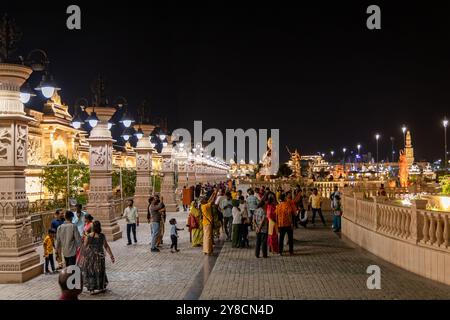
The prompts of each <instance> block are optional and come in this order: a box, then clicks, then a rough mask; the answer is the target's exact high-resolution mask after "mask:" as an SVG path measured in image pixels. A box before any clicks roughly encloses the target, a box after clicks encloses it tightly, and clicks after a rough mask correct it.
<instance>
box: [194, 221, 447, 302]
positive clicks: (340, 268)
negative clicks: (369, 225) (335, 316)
mask: <svg viewBox="0 0 450 320" xmlns="http://www.w3.org/2000/svg"><path fill="white" fill-rule="evenodd" d="M327 218H328V220H327V221H330V219H331V217H330V216H328V217H327ZM251 235H252V234H251ZM250 239H251V241H250V245H251V246H252V245H253V247H252V248H250V249H233V248H231V244H230V243H229V242H227V243H226V244H225V245H224V247H223V248H222V250H221V253H220V256H219V258H218V259H217V262H216V264H215V266H214V269H213V271H212V273H211V275H210V277H209V279H208V282H207V283H206V285H205V287H204V290H203V292H202V295H201V297H200V299H450V287H449V286H446V285H444V284H440V283H437V282H434V281H431V280H428V279H424V278H422V277H419V276H416V275H415V274H413V273H410V272H408V271H405V270H403V269H400V268H398V267H395V266H393V265H392V264H389V263H387V262H385V261H383V260H381V259H379V258H378V257H376V256H374V255H372V254H370V253H368V252H367V251H363V250H362V249H360V248H358V247H357V246H355V245H353V244H352V243H350V242H347V241H345V240H342V239H341V238H340V237H339V236H338V235H337V234H335V233H334V232H332V231H331V229H330V227H327V228H324V227H323V226H322V225H321V223H319V224H317V225H316V227H315V228H310V225H309V226H308V229H304V228H303V227H300V229H297V230H295V232H294V255H293V256H290V255H289V254H287V255H283V256H279V255H271V254H270V253H269V258H267V259H263V258H259V259H257V258H256V257H255V255H254V243H255V241H254V237H251V238H250ZM284 250H285V252H286V251H287V250H288V248H287V246H286V245H285V246H284ZM285 254H286V253H285ZM369 265H378V266H379V267H380V268H381V290H369V289H367V285H366V281H367V278H368V277H369V274H367V273H366V269H367V267H368V266H369Z"/></svg>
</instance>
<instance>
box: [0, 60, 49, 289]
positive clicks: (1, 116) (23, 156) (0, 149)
mask: <svg viewBox="0 0 450 320" xmlns="http://www.w3.org/2000/svg"><path fill="white" fill-rule="evenodd" d="M31 73H32V70H31V69H30V68H28V67H25V66H22V65H14V64H4V63H0V283H19V282H24V281H27V280H29V279H31V278H33V277H35V276H37V275H39V274H41V273H42V271H43V267H42V264H41V263H40V257H39V255H38V254H37V253H36V250H35V247H34V245H33V242H32V230H31V222H30V215H29V212H28V199H27V196H26V192H25V173H24V169H25V168H26V166H27V149H28V148H27V144H28V122H29V121H30V120H32V118H29V117H27V116H25V112H24V106H23V104H22V102H21V101H20V93H19V92H20V87H21V85H22V84H23V83H24V82H25V81H26V80H27V79H28V77H29V76H30V74H31Z"/></svg>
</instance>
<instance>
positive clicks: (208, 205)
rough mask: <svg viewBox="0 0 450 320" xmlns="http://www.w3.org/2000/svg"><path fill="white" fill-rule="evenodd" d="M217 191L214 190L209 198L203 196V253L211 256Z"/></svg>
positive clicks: (201, 208)
mask: <svg viewBox="0 0 450 320" xmlns="http://www.w3.org/2000/svg"><path fill="white" fill-rule="evenodd" d="M216 193H217V192H216V191H214V192H213V194H212V195H211V197H210V198H209V199H206V197H203V198H202V201H201V205H200V210H201V213H202V218H203V219H202V223H203V253H204V254H207V255H209V256H211V255H212V253H213V223H214V222H213V213H212V204H213V202H214V199H215V197H216Z"/></svg>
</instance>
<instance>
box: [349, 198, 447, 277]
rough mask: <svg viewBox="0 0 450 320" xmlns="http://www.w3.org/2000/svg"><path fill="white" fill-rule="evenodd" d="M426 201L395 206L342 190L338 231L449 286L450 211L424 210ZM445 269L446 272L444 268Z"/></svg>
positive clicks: (385, 201) (409, 268)
mask: <svg viewBox="0 0 450 320" xmlns="http://www.w3.org/2000/svg"><path fill="white" fill-rule="evenodd" d="M426 205H427V200H424V199H417V200H413V201H412V205H411V206H401V205H396V204H394V203H392V202H390V201H389V199H388V198H387V197H384V196H375V197H374V198H372V199H366V198H365V194H364V193H363V192H354V193H353V194H351V193H350V192H348V190H347V192H346V193H344V196H343V209H344V215H343V217H342V234H343V235H344V236H346V237H347V238H349V239H350V240H352V241H353V242H355V243H357V244H358V245H360V246H361V247H363V248H364V249H366V250H368V251H370V252H372V253H374V254H375V255H377V256H379V257H381V258H382V259H385V260H387V261H389V262H391V263H393V264H395V265H397V266H399V267H402V268H404V269H406V270H408V271H411V272H414V273H417V274H419V275H421V276H424V277H427V278H430V279H433V280H436V281H439V282H443V283H446V284H449V285H450V274H449V273H448V270H449V269H450V246H449V241H450V212H443V211H431V210H426ZM446 270H447V271H446Z"/></svg>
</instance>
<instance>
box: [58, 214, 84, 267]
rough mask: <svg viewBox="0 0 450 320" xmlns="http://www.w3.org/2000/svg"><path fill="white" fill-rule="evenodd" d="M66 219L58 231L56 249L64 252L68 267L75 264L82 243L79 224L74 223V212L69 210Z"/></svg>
mask: <svg viewBox="0 0 450 320" xmlns="http://www.w3.org/2000/svg"><path fill="white" fill-rule="evenodd" d="M65 218H66V220H65V221H64V223H63V224H62V225H61V226H59V228H58V230H57V231H56V251H57V253H58V254H59V252H61V253H62V255H63V256H64V261H65V263H66V267H68V266H72V265H75V263H76V254H77V248H78V246H79V245H80V244H81V236H80V233H79V232H78V229H77V226H76V225H74V224H73V223H72V219H73V212H72V211H69V210H67V211H66V214H65Z"/></svg>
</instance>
